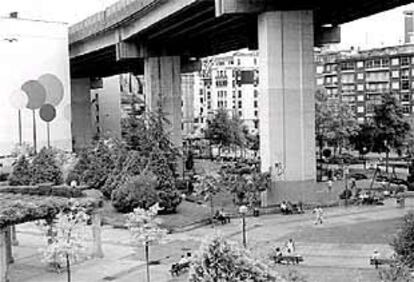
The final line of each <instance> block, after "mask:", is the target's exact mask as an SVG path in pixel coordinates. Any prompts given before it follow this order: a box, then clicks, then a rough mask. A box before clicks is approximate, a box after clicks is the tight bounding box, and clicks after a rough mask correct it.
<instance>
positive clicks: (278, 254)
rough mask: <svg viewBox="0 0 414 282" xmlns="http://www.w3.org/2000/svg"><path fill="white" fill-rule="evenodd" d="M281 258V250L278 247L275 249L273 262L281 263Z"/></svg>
mask: <svg viewBox="0 0 414 282" xmlns="http://www.w3.org/2000/svg"><path fill="white" fill-rule="evenodd" d="M282 257H283V254H282V250H281V249H280V248H279V247H277V248H276V250H275V255H274V257H273V259H274V260H275V263H281V262H282Z"/></svg>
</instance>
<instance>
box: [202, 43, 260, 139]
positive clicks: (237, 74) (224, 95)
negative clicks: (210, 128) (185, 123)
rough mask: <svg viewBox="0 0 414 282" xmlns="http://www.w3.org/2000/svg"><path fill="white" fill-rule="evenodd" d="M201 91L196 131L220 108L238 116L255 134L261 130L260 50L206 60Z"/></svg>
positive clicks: (234, 53)
mask: <svg viewBox="0 0 414 282" xmlns="http://www.w3.org/2000/svg"><path fill="white" fill-rule="evenodd" d="M199 75H200V77H201V80H200V84H201V88H200V89H199V92H198V95H196V96H197V97H195V101H197V107H195V119H194V121H195V128H196V129H197V128H202V127H204V126H205V125H206V123H207V120H208V119H209V118H212V117H213V116H214V114H215V112H216V111H217V110H219V109H224V110H227V111H228V112H229V115H230V116H232V115H238V116H239V117H240V119H241V120H242V121H243V124H244V125H246V127H247V128H248V129H249V131H250V132H251V133H253V134H254V133H258V129H259V113H258V110H259V109H258V107H259V101H258V99H259V91H258V84H259V79H258V77H259V73H258V56H257V52H256V51H247V50H242V51H237V52H231V53H226V54H222V55H218V56H214V57H208V58H205V59H203V60H202V70H201V72H200V73H199Z"/></svg>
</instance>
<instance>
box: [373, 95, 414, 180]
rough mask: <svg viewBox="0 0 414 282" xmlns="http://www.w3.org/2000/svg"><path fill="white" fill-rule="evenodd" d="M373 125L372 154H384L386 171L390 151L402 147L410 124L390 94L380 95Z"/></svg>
mask: <svg viewBox="0 0 414 282" xmlns="http://www.w3.org/2000/svg"><path fill="white" fill-rule="evenodd" d="M373 124H374V128H375V133H374V136H375V143H374V150H373V151H374V152H377V153H384V152H385V153H386V170H387V172H388V158H389V153H390V149H399V148H401V147H402V146H403V144H404V141H405V139H406V136H407V134H408V133H409V131H410V124H409V123H408V122H407V120H406V118H405V117H404V112H403V109H402V107H401V105H400V104H399V103H398V101H397V99H396V98H395V97H394V96H392V95H390V94H383V95H382V103H381V104H380V105H376V107H375V109H374V118H373Z"/></svg>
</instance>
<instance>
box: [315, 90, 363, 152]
mask: <svg viewBox="0 0 414 282" xmlns="http://www.w3.org/2000/svg"><path fill="white" fill-rule="evenodd" d="M358 129H359V127H358V123H357V120H356V116H355V113H354V111H353V110H352V109H351V108H350V106H349V105H348V104H347V103H343V102H341V101H339V100H337V99H332V100H330V99H328V96H327V95H326V93H325V92H324V91H323V90H317V91H316V93H315V134H316V140H317V143H318V146H319V153H320V157H321V158H322V149H323V146H324V143H325V142H328V143H329V144H331V145H332V146H334V149H335V150H334V154H335V153H336V149H339V152H340V153H341V151H342V148H343V147H345V146H346V145H347V143H348V141H349V140H350V138H351V137H352V136H355V135H357V133H358Z"/></svg>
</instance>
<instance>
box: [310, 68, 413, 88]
mask: <svg viewBox="0 0 414 282" xmlns="http://www.w3.org/2000/svg"><path fill="white" fill-rule="evenodd" d="M413 71H414V70H413ZM316 84H317V85H323V77H320V78H318V79H317V80H316Z"/></svg>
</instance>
